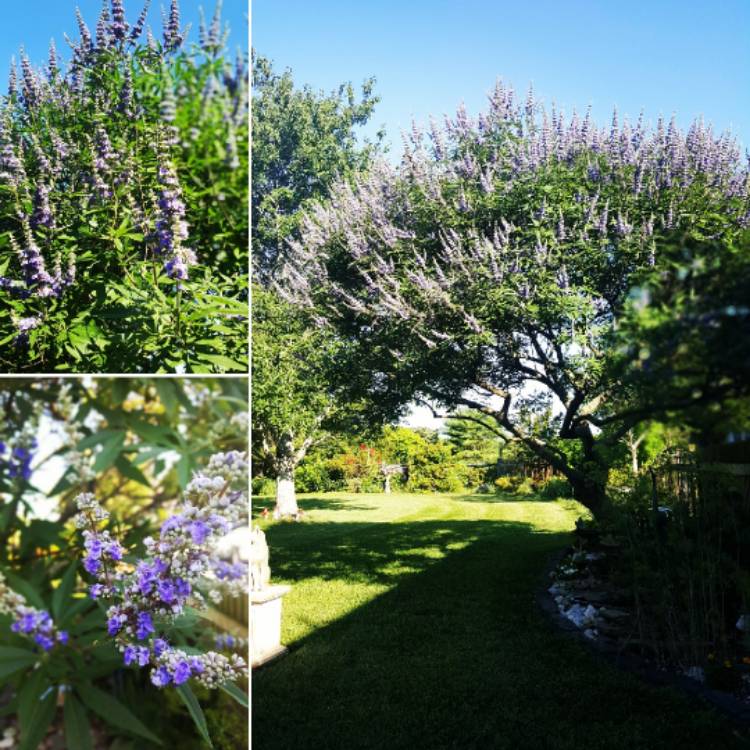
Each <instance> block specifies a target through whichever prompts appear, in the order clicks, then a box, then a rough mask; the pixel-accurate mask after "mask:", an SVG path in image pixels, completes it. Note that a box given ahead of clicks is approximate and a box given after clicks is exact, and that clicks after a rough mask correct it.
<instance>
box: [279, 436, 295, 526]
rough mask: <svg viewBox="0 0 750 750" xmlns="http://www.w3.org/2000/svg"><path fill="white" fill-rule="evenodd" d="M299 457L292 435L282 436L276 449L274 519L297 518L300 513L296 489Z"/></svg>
mask: <svg viewBox="0 0 750 750" xmlns="http://www.w3.org/2000/svg"><path fill="white" fill-rule="evenodd" d="M296 468H297V457H296V455H295V451H294V443H293V440H292V436H291V435H288V434H287V435H282V437H281V438H280V440H279V442H278V445H277V447H276V507H275V508H274V511H273V517H274V518H284V517H285V516H296V515H297V514H298V513H299V507H298V506H297V493H296V491H295V488H294V470H295V469H296Z"/></svg>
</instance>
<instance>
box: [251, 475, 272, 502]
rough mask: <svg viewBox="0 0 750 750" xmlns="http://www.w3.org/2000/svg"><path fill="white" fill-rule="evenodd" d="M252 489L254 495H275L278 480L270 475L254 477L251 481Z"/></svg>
mask: <svg viewBox="0 0 750 750" xmlns="http://www.w3.org/2000/svg"><path fill="white" fill-rule="evenodd" d="M250 491H251V492H252V494H253V496H254V497H255V496H257V495H273V494H274V493H275V492H276V482H275V481H274V480H273V479H269V478H268V477H253V480H252V482H251V483H250Z"/></svg>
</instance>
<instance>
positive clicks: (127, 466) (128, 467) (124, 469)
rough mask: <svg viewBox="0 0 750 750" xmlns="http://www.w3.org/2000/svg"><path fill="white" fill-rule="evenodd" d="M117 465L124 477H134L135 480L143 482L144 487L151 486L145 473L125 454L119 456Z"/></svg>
mask: <svg viewBox="0 0 750 750" xmlns="http://www.w3.org/2000/svg"><path fill="white" fill-rule="evenodd" d="M115 467H116V468H117V470H118V471H119V472H120V474H122V475H123V476H124V477H127V478H128V479H132V480H133V481H134V482H138V484H142V485H143V486H144V487H150V486H151V484H150V482H149V481H148V479H147V478H146V476H145V474H144V473H143V472H142V471H141V470H140V469H139V468H138V467H137V466H135V465H134V464H132V463H130V461H128V459H127V458H125V456H118V457H117V460H116V461H115Z"/></svg>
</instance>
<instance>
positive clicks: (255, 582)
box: [248, 526, 271, 591]
mask: <svg viewBox="0 0 750 750" xmlns="http://www.w3.org/2000/svg"><path fill="white" fill-rule="evenodd" d="M248 562H249V564H250V591H262V590H263V589H265V588H267V587H268V583H269V581H270V580H271V569H270V568H269V567H268V543H267V542H266V535H265V534H264V533H263V531H262V530H261V529H259V528H258V527H257V526H256V527H255V528H254V529H253V530H252V531H251V532H250V558H249V560H248Z"/></svg>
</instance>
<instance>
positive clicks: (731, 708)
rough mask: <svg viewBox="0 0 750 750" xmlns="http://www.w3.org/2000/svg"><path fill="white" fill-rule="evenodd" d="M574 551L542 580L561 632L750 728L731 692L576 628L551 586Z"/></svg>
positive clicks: (542, 600)
mask: <svg viewBox="0 0 750 750" xmlns="http://www.w3.org/2000/svg"><path fill="white" fill-rule="evenodd" d="M571 550H572V548H570V547H568V548H566V549H564V550H561V551H560V552H558V553H557V554H555V555H553V556H552V557H551V558H550V560H549V562H548V564H547V566H546V567H545V569H544V573H543V575H544V578H543V579H542V581H541V582H540V585H539V588H538V589H537V594H536V603H537V606H538V607H539V609H541V610H542V612H543V613H544V614H545V615H546V617H547V619H548V620H549V621H550V622H551V624H552V625H554V626H555V628H556V630H558V631H561V632H562V633H563V634H564V635H565V636H566V637H568V638H571V639H573V640H576V641H578V643H580V644H582V645H583V646H584V647H585V648H586V649H588V650H589V651H591V652H593V653H594V654H595V655H596V656H598V657H599V658H602V659H604V660H605V661H607V662H608V663H610V664H612V665H613V666H615V667H617V668H619V669H623V670H625V671H626V672H630V673H631V674H634V675H636V676H637V677H639V678H640V679H642V680H644V681H646V682H648V683H650V684H652V685H655V686H657V687H664V686H667V687H675V688H677V689H679V690H681V691H683V692H685V693H688V694H689V695H692V696H694V697H697V698H699V699H701V700H703V701H705V702H706V703H709V704H710V705H711V706H713V707H714V708H716V709H718V710H719V711H720V712H721V713H722V714H724V715H725V716H726V717H727V718H729V719H730V720H731V721H732V722H733V723H734V724H736V725H737V726H739V727H741V728H743V729H747V728H750V706H748V705H747V704H745V703H743V702H742V701H739V700H737V699H736V698H734V697H733V696H732V695H730V694H729V693H724V692H722V691H720V690H714V689H713V688H710V687H708V686H706V685H704V684H702V683H700V682H698V681H697V680H693V679H691V678H690V677H686V676H685V675H681V674H676V673H674V672H669V671H665V670H660V669H656V667H654V666H653V665H652V664H651V663H649V662H648V661H647V660H646V659H644V658H643V657H641V656H638V655H637V654H631V653H624V652H623V651H621V650H620V649H618V648H616V647H614V646H612V645H610V644H608V643H604V642H601V641H599V640H597V639H591V638H587V637H586V636H585V635H584V633H583V630H581V629H580V628H578V627H576V625H574V624H573V623H572V622H571V621H570V620H568V618H567V617H564V616H563V615H562V614H561V612H560V610H559V609H558V606H557V602H556V601H555V600H554V597H553V596H552V594H550V593H549V591H548V590H547V589H548V588H549V587H550V580H551V577H550V574H551V573H553V572H554V571H555V569H556V568H557V566H558V565H559V563H560V562H561V560H562V559H563V558H564V557H565V556H566V555H567V554H569V553H570V552H571Z"/></svg>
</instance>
